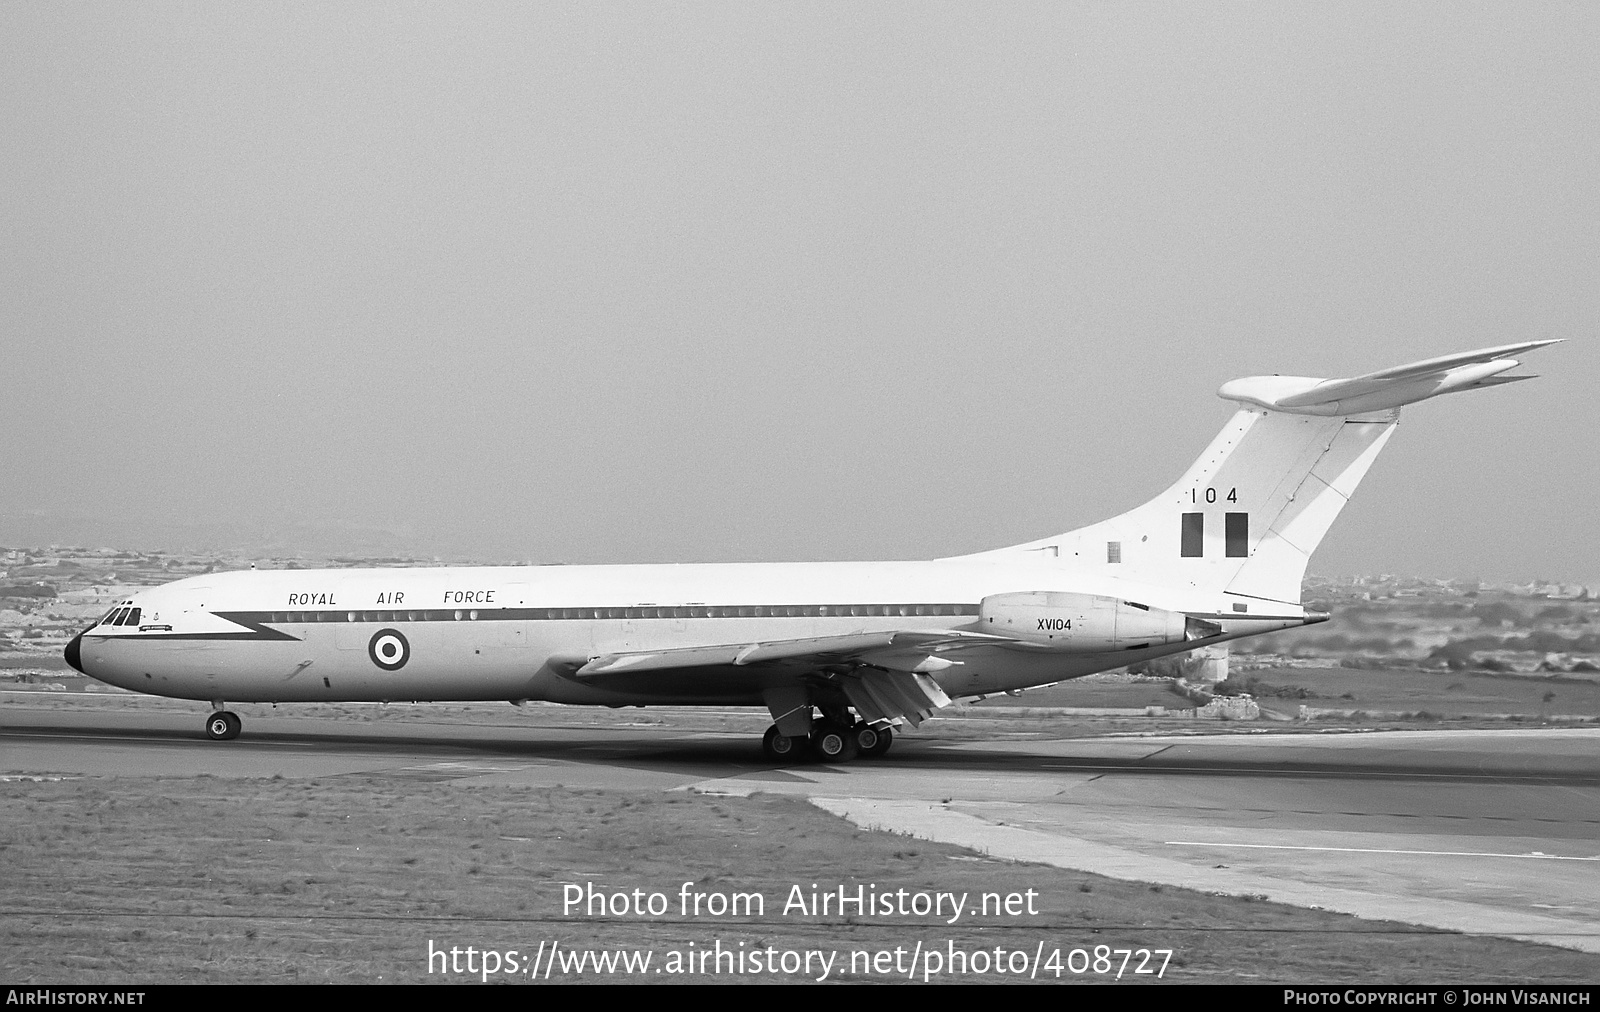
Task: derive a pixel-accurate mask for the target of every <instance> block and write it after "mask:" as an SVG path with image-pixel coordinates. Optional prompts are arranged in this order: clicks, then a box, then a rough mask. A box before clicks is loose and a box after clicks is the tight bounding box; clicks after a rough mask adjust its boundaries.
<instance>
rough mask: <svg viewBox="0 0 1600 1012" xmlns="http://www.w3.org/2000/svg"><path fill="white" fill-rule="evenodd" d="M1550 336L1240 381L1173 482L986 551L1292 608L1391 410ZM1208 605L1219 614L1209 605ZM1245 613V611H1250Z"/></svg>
mask: <svg viewBox="0 0 1600 1012" xmlns="http://www.w3.org/2000/svg"><path fill="white" fill-rule="evenodd" d="M1555 343H1557V342H1555V341H1532V342H1528V343H1524V344H1513V345H1506V346H1503V347H1499V348H1485V349H1483V350H1481V351H1473V352H1463V353H1460V354H1456V355H1446V356H1443V357H1441V358H1434V359H1428V360H1426V361H1422V362H1414V363H1412V364H1410V365H1404V366H1399V367H1397V368H1394V369H1385V370H1382V371H1381V372H1375V373H1368V374H1367V375H1365V376H1357V377H1354V378H1351V379H1313V378H1310V377H1300V376H1252V377H1249V378H1247V379H1238V380H1233V381H1232V382H1229V383H1225V384H1223V386H1222V389H1221V390H1219V391H1218V395H1219V396H1220V397H1222V398H1224V399H1225V400H1231V401H1235V402H1237V403H1238V404H1239V410H1238V411H1237V412H1236V413H1235V414H1234V416H1233V418H1232V419H1231V420H1230V421H1229V422H1228V424H1227V425H1226V426H1225V427H1224V428H1223V430H1222V432H1221V433H1220V434H1218V436H1217V438H1216V439H1214V440H1212V442H1211V445H1210V446H1209V447H1207V448H1206V451H1205V452H1204V453H1203V454H1201V455H1200V458H1199V459H1198V460H1196V461H1195V462H1194V463H1193V464H1192V465H1191V466H1190V467H1189V470H1188V471H1187V472H1185V474H1184V475H1183V477H1182V478H1180V479H1178V481H1177V482H1176V483H1175V484H1174V485H1172V487H1170V488H1168V489H1167V490H1166V491H1165V492H1163V493H1162V494H1161V495H1159V496H1157V497H1156V498H1154V499H1152V500H1150V501H1149V502H1147V503H1145V504H1144V505H1143V506H1140V507H1138V508H1137V509H1133V510H1130V511H1129V512H1127V513H1124V514H1122V515H1121V516H1118V517H1114V518H1112V519H1110V520H1106V521H1103V522H1101V523H1098V524H1094V525H1093V526H1090V527H1084V528H1081V529H1079V530H1076V531H1071V532H1069V533H1066V534H1062V535H1059V536H1058V537H1054V538H1044V539H1041V540H1039V541H1033V542H1029V543H1028V544H1025V545H1017V546H1014V547H1012V548H1004V549H1000V550H999V551H998V552H985V553H983V555H984V556H995V555H1001V554H1012V553H1017V552H1027V551H1038V552H1053V553H1054V554H1055V556H1056V557H1058V558H1059V560H1060V563H1061V564H1062V565H1064V566H1070V567H1072V568H1075V569H1092V570H1094V571H1096V572H1098V573H1100V574H1101V575H1104V576H1108V577H1119V578H1123V579H1129V580H1135V581H1138V582H1141V583H1151V584H1160V585H1163V586H1170V587H1175V588H1182V589H1185V590H1189V591H1194V592H1197V593H1199V594H1213V595H1224V594H1225V595H1227V596H1228V597H1229V598H1233V599H1240V600H1235V602H1234V604H1233V607H1234V610H1236V611H1245V610H1247V609H1249V604H1248V600H1249V599H1257V600H1265V601H1271V602H1277V603H1283V604H1290V605H1296V604H1299V602H1300V583H1301V580H1302V579H1304V577H1305V571H1306V563H1307V562H1308V561H1309V560H1310V558H1311V553H1312V552H1314V551H1315V550H1316V548H1317V545H1318V544H1319V543H1321V541H1322V538H1323V535H1325V534H1327V532H1328V529H1329V527H1331V526H1332V525H1333V521H1334V520H1335V519H1336V518H1337V517H1338V515H1339V511H1340V510H1341V509H1343V508H1344V504H1345V503H1346V502H1347V501H1348V500H1349V498H1350V496H1351V494H1352V493H1354V492H1355V488H1356V485H1357V484H1359V483H1360V481H1361V479H1362V477H1363V476H1364V475H1365V474H1366V473H1367V469H1368V468H1369V467H1371V466H1372V462H1373V461H1374V460H1376V459H1377V456H1378V454H1379V452H1381V451H1382V450H1383V447H1384V444H1385V443H1387V442H1388V440H1389V437H1390V436H1391V435H1393V434H1394V428H1395V425H1396V424H1397V423H1398V420H1399V417H1400V410H1399V409H1400V408H1401V407H1402V406H1403V405H1406V404H1411V403H1414V402H1416V401H1420V400H1425V399H1427V398H1429V397H1435V396H1438V395H1439V394H1445V393H1452V392H1456V391H1460V390H1472V389H1477V388H1479V387H1487V386H1496V385H1499V384H1503V383H1510V382H1514V381H1516V380H1519V379H1531V378H1532V377H1527V376H1505V375H1503V374H1504V373H1506V372H1507V371H1509V370H1511V369H1513V368H1515V367H1516V366H1517V364H1518V363H1517V362H1516V361H1515V360H1514V359H1511V358H1509V357H1508V356H1510V355H1515V354H1518V353H1521V352H1525V351H1532V350H1533V349H1536V348H1541V347H1543V346H1545V345H1548V344H1555ZM1218 607H1221V604H1220V602H1219V603H1218ZM1249 610H1253V609H1249Z"/></svg>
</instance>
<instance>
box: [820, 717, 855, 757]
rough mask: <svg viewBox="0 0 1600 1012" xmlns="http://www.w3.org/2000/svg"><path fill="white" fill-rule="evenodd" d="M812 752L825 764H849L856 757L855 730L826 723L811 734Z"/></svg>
mask: <svg viewBox="0 0 1600 1012" xmlns="http://www.w3.org/2000/svg"><path fill="white" fill-rule="evenodd" d="M811 751H812V752H813V753H815V754H816V757H817V758H818V759H821V760H822V761H823V762H825V763H847V762H849V761H850V760H852V759H854V758H855V757H856V752H857V749H856V734H855V729H854V728H843V727H840V726H839V725H838V724H834V723H831V722H827V723H824V724H822V725H821V726H819V727H818V728H817V729H816V730H815V731H813V732H811Z"/></svg>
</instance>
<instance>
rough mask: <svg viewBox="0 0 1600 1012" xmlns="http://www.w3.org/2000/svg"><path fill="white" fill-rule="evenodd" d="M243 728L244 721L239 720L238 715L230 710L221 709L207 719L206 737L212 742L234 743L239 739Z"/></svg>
mask: <svg viewBox="0 0 1600 1012" xmlns="http://www.w3.org/2000/svg"><path fill="white" fill-rule="evenodd" d="M243 728H244V721H242V720H240V719H239V715H238V714H237V713H233V712H231V711H228V710H223V709H220V708H219V709H218V710H217V712H216V713H213V714H212V715H211V716H209V717H207V718H206V737H207V738H210V739H211V740H212V741H232V740H233V739H235V738H237V737H239V732H240V730H242V729H243Z"/></svg>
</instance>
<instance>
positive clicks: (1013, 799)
mask: <svg viewBox="0 0 1600 1012" xmlns="http://www.w3.org/2000/svg"><path fill="white" fill-rule="evenodd" d="M8 696H11V698H9V699H7V701H6V702H5V703H4V704H3V708H0V772H3V774H4V775H5V776H6V777H7V778H14V777H18V776H86V777H128V776H166V777H171V776H194V775H198V774H210V775H212V776H217V777H270V776H275V775H279V776H283V777H287V778H299V777H328V776H340V775H350V774H364V775H380V776H393V777H401V778H413V779H427V780H437V781H451V782H455V783H459V784H463V785H495V784H508V783H517V784H528V785H555V784H560V785H563V786H566V787H575V788H602V789H627V790H662V791H672V790H694V791H700V792H705V793H712V794H734V795H740V794H749V793H753V792H757V791H769V792H774V791H775V792H785V793H792V794H798V795H803V796H806V797H808V798H810V799H811V800H812V801H813V802H814V803H816V804H818V805H820V806H822V807H824V808H827V809H829V810H831V811H834V812H837V813H839V814H841V815H844V816H845V817H847V818H850V819H852V820H853V821H855V822H857V823H858V824H860V825H863V826H867V827H873V828H885V829H891V830H895V831H899V832H905V833H911V834H914V835H917V836H923V837H927V838H931V839H938V840H943V841H946V842H952V843H958V844H962V845H966V846H971V847H974V848H978V849H981V850H983V851H985V852H988V853H990V854H993V855H994V856H997V857H1008V858H1015V859H1018V860H1027V861H1039V862H1043V863H1048V864H1054V865H1058V866H1062V867H1070V868H1078V869H1082V870H1086V871H1092V872H1097V873H1100V874H1105V875H1111V876H1114V877H1118V878H1126V879H1133V880H1137V881H1146V882H1160V883H1165V884H1169V885H1174V886H1183V887H1188V888H1196V889H1202V890H1206V891H1211V892H1219V893H1232V894H1246V895H1258V896H1263V897H1266V898H1268V899H1273V900H1279V901H1283V902H1289V903H1295V904H1299V905H1302V906H1317V907H1323V908H1325V909H1329V910H1338V911H1342V912H1347V913H1353V914H1357V915H1359V916H1363V917H1373V918H1384V919H1391V920H1399V921H1404V922H1408V923H1414V924H1423V925H1429V926H1434V927H1443V928H1449V929H1453V930H1459V931H1465V932H1468V933H1474V934H1492V935H1504V936H1508V937H1514V938H1522V939H1527V940H1530V941H1538V942H1543V943H1546V944H1554V945H1561V946H1564V947H1569V948H1577V949H1582V950H1584V951H1589V952H1600V730H1594V729H1570V728H1528V729H1519V730H1493V731H1404V732H1381V733H1362V734H1273V733H1260V734H1226V735H1212V736H1164V737H1147V736H1126V737H1101V738H1077V739H1058V740H1041V739H1039V738H1037V737H1028V738H1009V739H1007V738H1000V739H996V740H992V741H977V742H974V741H951V740H943V739H919V738H917V737H915V732H913V734H912V735H911V736H906V737H902V738H900V739H898V740H897V741H896V743H895V746H894V751H893V752H892V753H891V754H890V755H889V756H888V757H886V758H883V759H879V760H874V761H858V762H855V763H852V764H849V765H845V766H825V765H802V766H791V767H781V768H780V767H774V766H773V765H772V764H770V763H768V762H766V761H764V760H763V758H762V756H761V751H760V745H759V740H758V736H759V732H760V729H761V727H762V724H763V723H764V722H763V721H762V720H761V719H760V717H759V715H750V717H749V720H748V724H749V727H750V729H751V730H748V731H742V732H739V733H730V732H706V731H692V730H674V729H672V728H671V727H670V721H669V726H668V727H665V728H663V727H662V726H660V725H659V724H655V723H651V724H650V725H649V726H627V725H614V726H601V727H596V726H562V725H561V724H560V719H561V718H560V717H559V716H556V715H558V714H560V713H570V712H571V711H555V710H550V711H543V712H542V713H541V712H536V713H533V714H531V715H530V716H529V719H527V720H526V721H518V720H515V719H512V720H508V721H507V722H505V723H494V724H466V723H448V722H445V721H438V722H431V721H429V720H427V719H422V720H417V721H410V722H405V723H396V722H362V721H356V720H339V719H332V718H325V717H304V716H294V715H293V711H292V710H285V711H282V715H279V714H276V713H275V714H271V715H266V716H248V715H247V716H246V721H245V733H244V736H243V737H241V738H240V739H238V740H236V741H232V742H212V741H208V740H206V739H205V738H204V737H203V736H202V734H201V731H200V727H201V720H202V718H203V713H201V712H199V710H196V711H194V712H186V711H174V710H154V711H152V710H133V709H125V708H122V707H120V706H118V705H116V704H117V703H118V702H120V701H119V700H116V699H106V700H105V701H104V705H96V706H87V707H84V708H81V709H53V708H34V707H30V706H27V705H18V704H17V703H15V702H14V700H15V696H14V695H12V694H8ZM658 712H663V711H640V713H641V714H643V715H645V716H642V717H641V720H644V721H655V720H657V719H659V718H657V717H654V716H650V715H653V714H657V713H658ZM520 716H521V715H520V714H517V715H514V717H520ZM841 870H842V871H844V872H848V868H843V869H841Z"/></svg>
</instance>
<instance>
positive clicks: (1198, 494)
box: [1189, 488, 1239, 504]
mask: <svg viewBox="0 0 1600 1012" xmlns="http://www.w3.org/2000/svg"><path fill="white" fill-rule="evenodd" d="M1220 494H1221V493H1219V492H1218V491H1217V490H1216V489H1214V488H1208V489H1206V490H1205V491H1204V492H1202V491H1200V490H1199V489H1197V488H1191V489H1190V490H1189V501H1190V502H1192V503H1196V504H1198V503H1199V502H1200V501H1201V500H1202V499H1204V500H1205V501H1206V502H1216V501H1217V496H1218V495H1220ZM1222 501H1223V502H1233V503H1236V502H1238V501H1239V490H1238V489H1237V488H1230V489H1228V494H1227V495H1224V496H1222Z"/></svg>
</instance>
